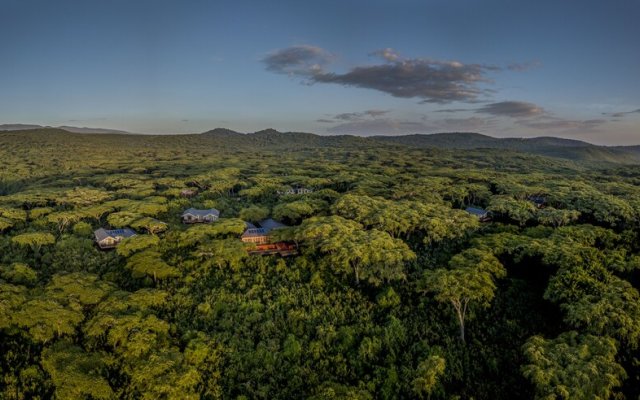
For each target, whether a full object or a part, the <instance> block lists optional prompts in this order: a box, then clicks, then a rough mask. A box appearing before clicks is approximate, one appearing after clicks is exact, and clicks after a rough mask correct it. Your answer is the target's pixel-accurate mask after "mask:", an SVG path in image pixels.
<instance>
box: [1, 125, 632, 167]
mask: <svg viewBox="0 0 640 400" xmlns="http://www.w3.org/2000/svg"><path fill="white" fill-rule="evenodd" d="M29 126H30V125H21V124H14V125H0V131H2V130H5V131H19V132H20V135H27V134H29V133H30V132H31V133H33V135H36V136H41V135H53V136H56V137H58V135H61V136H63V135H64V134H65V133H66V134H67V135H68V134H69V132H71V133H73V134H84V133H101V134H103V135H101V136H103V137H106V136H110V135H120V134H127V133H128V132H123V131H117V130H110V129H100V128H75V127H59V128H48V127H45V128H38V129H29V128H28V127H29ZM6 127H9V128H12V129H6ZM128 137H129V138H131V139H135V138H137V139H139V140H140V141H146V142H149V143H154V145H157V146H160V147H161V146H164V145H169V144H168V143H171V140H172V138H176V139H177V140H179V141H180V142H181V143H190V144H191V145H193V146H210V147H213V148H234V149H246V150H247V151H255V149H273V150H282V151H300V150H310V149H314V148H327V147H343V148H354V149H363V148H371V149H375V148H379V147H380V146H384V147H388V146H399V147H406V148H424V149H448V150H456V149H461V150H483V149H489V150H492V151H496V150H505V151H512V152H519V153H526V154H531V155H536V156H545V157H554V158H559V159H565V160H571V161H577V162H588V163H615V164H640V146H597V145H594V144H590V143H587V142H583V141H580V140H571V139H561V138H556V137H537V138H495V137H491V136H487V135H482V134H479V133H473V132H454V133H436V134H424V135H404V136H371V137H361V136H352V135H338V136H324V135H316V134H313V133H305V132H279V131H277V130H275V129H264V130H261V131H258V132H254V133H240V132H236V131H233V130H230V129H225V128H216V129H213V130H210V131H207V132H203V133H201V134H187V135H135V134H128ZM145 138H146V139H145Z"/></svg>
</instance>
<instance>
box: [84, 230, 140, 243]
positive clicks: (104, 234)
mask: <svg viewBox="0 0 640 400" xmlns="http://www.w3.org/2000/svg"><path fill="white" fill-rule="evenodd" d="M93 234H94V235H95V237H96V240H97V241H98V242H101V241H103V240H104V239H106V238H108V237H112V238H115V237H117V236H122V237H125V238H128V237H131V236H135V235H136V233H135V232H134V231H133V230H131V229H129V228H124V229H104V228H100V229H98V230H97V231H95V232H93Z"/></svg>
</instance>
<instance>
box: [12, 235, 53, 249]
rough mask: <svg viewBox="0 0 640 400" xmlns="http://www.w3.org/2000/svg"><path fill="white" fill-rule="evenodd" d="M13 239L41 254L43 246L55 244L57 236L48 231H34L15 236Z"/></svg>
mask: <svg viewBox="0 0 640 400" xmlns="http://www.w3.org/2000/svg"><path fill="white" fill-rule="evenodd" d="M11 241H12V242H13V243H16V244H18V245H20V246H25V247H29V248H30V249H31V250H32V251H33V252H34V253H36V254H39V253H40V248H41V247H42V246H48V245H51V244H54V243H55V242H56V238H55V236H53V235H52V234H50V233H48V232H33V233H22V234H20V235H17V236H14V237H13V238H11Z"/></svg>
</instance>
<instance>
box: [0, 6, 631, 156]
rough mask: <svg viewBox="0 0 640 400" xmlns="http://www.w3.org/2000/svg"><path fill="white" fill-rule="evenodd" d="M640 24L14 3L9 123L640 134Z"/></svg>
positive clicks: (609, 16) (560, 17)
mask: <svg viewBox="0 0 640 400" xmlns="http://www.w3.org/2000/svg"><path fill="white" fill-rule="evenodd" d="M638 20H640V1H638V0H615V1H602V0H597V1H592V0H579V1H578V0H567V1H558V0H554V1H547V0H536V1H516V0H483V1H479V0H415V1H413V0H395V1H391V0H389V1H380V0H365V1H355V0H354V1H350V0H341V1H333V0H323V1H301V0H297V1H264V0H263V1H242V0H236V1H199V0H172V1H170V0H135V1H134V0H109V1H102V0H56V1H51V0H0V94H1V95H0V124H3V123H8V124H9V123H29V124H41V125H50V126H60V125H73V126H89V127H99V128H111V129H120V130H127V131H130V132H137V133H161V134H166V133H196V132H203V131H207V130H210V129H213V128H216V127H224V128H229V129H233V130H236V131H240V132H254V131H257V130H261V129H265V128H274V129H277V130H280V131H304V132H313V133H317V134H323V135H328V134H357V135H382V134H388V135H399V134H412V133H435V132H454V131H464V132H479V133H484V134H488V135H491V136H497V137H534V136H559V137H566V138H573V139H581V140H586V141H589V142H592V143H597V144H608V145H618V144H640V45H639V39H640V23H638Z"/></svg>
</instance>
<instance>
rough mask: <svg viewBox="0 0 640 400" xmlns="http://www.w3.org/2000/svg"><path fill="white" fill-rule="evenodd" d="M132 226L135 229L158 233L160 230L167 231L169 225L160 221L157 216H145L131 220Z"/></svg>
mask: <svg viewBox="0 0 640 400" xmlns="http://www.w3.org/2000/svg"><path fill="white" fill-rule="evenodd" d="M131 227H132V228H134V229H144V230H146V231H147V232H148V233H149V234H151V235H156V234H158V233H160V232H164V231H166V230H167V229H168V228H169V226H168V225H167V224H166V223H164V222H162V221H158V220H157V219H155V218H151V217H143V218H140V219H137V220H135V221H133V222H131Z"/></svg>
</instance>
